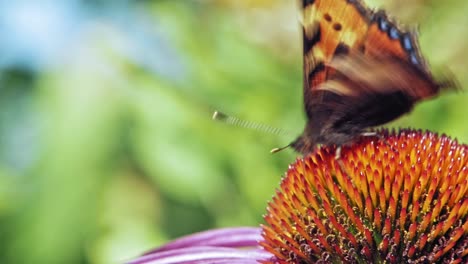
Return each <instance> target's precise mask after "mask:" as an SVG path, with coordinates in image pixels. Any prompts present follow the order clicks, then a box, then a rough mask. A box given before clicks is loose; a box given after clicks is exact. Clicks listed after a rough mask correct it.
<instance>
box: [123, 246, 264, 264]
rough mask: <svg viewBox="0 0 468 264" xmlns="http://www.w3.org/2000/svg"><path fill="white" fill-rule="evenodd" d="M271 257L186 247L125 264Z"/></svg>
mask: <svg viewBox="0 0 468 264" xmlns="http://www.w3.org/2000/svg"><path fill="white" fill-rule="evenodd" d="M271 258H272V255H271V254H270V253H268V252H266V251H264V250H262V249H249V250H247V249H234V248H223V247H208V246H199V247H188V248H182V249H172V250H167V251H163V252H155V253H151V254H147V255H144V256H142V257H139V258H137V259H135V260H132V261H130V262H127V264H143V263H144V264H149V263H158V264H208V263H211V264H214V263H218V264H224V263H236V264H237V263H239V264H240V263H246V264H247V263H258V261H259V260H269V259H271Z"/></svg>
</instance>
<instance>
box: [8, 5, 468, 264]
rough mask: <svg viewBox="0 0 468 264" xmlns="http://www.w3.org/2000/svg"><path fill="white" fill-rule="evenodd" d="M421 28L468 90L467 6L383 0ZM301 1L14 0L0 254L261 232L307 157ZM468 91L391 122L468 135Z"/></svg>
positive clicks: (99, 258) (34, 257) (78, 252)
mask: <svg viewBox="0 0 468 264" xmlns="http://www.w3.org/2000/svg"><path fill="white" fill-rule="evenodd" d="M367 2H368V3H369V5H371V6H373V7H385V8H387V9H388V10H389V12H390V13H391V14H393V15H394V16H397V17H399V18H400V20H401V21H402V22H403V23H404V24H408V25H416V24H419V25H420V26H419V30H420V40H421V47H422V50H423V52H424V54H425V55H426V57H427V59H428V61H429V62H430V63H431V65H432V66H433V68H434V71H435V73H436V74H442V73H443V72H444V71H445V72H446V71H447V70H448V69H449V70H450V71H452V72H453V73H454V74H455V75H456V76H457V78H458V80H459V81H460V84H461V86H462V87H465V88H466V87H467V86H468V77H467V69H468V36H467V32H466V25H468V16H467V15H466V14H467V13H468V2H467V1H465V0H449V1H436V0H419V1H418V0H392V1H384V0H380V1H377V0H374V1H370V0H368V1H367ZM298 18H299V15H298V9H297V5H296V1H295V0H287V1H286V0H273V1H272V0H268V1H267V0H263V1H262V0H211V1H209V0H204V1H203V0H198V1H195V0H193V1H189V0H167V1H103V0H102V1H99V0H95V1H77V0H66V1H65V0H64V1H2V2H1V3H0V34H1V38H0V245H1V246H0V263H20V264H23V263H118V262H122V261H123V260H126V259H129V258H131V257H133V256H136V255H138V254H140V253H142V252H143V251H145V250H148V249H150V248H152V247H155V246H157V245H160V244H161V243H164V242H165V241H168V240H169V239H172V238H174V237H177V236H181V235H184V234H188V233H192V232H195V231H200V230H204V229H209V228H214V227H222V226H240V225H251V226H257V225H258V224H259V223H261V222H262V214H263V213H264V212H265V205H266V201H267V200H268V199H269V198H270V197H271V196H272V195H273V193H274V189H275V187H276V186H277V185H278V183H279V180H280V177H281V175H282V174H283V173H284V172H285V171H286V169H287V166H288V164H289V163H291V162H292V161H294V159H295V158H296V157H297V156H298V155H297V154H295V153H294V152H293V151H292V150H286V151H283V152H281V153H278V154H276V155H271V154H270V153H269V150H270V149H272V148H273V147H278V146H283V145H285V144H287V143H289V142H290V141H291V140H292V139H293V138H292V137H288V136H277V135H270V134H263V133H259V132H256V131H251V130H247V129H241V128H236V127H232V126H228V125H225V124H222V123H217V122H214V121H212V120H211V119H210V117H211V113H212V111H213V110H215V109H219V110H222V111H224V112H226V113H229V114H233V115H235V116H238V117H240V118H243V119H246V120H252V121H256V122H261V123H266V124H269V125H272V126H274V127H279V128H283V129H286V130H288V131H291V132H292V134H293V135H296V134H299V133H300V132H301V130H302V127H303V124H304V116H303V113H302V98H301V96H302V76H301V74H302V69H301V67H302V65H301V64H302V57H301V56H302V54H301V50H302V47H301V34H300V32H301V31H300V28H299V23H298ZM467 103H468V96H467V94H466V92H461V93H453V94H447V95H444V96H441V97H439V98H438V99H437V100H433V101H428V102H424V103H421V104H420V105H418V106H417V108H416V109H415V111H414V112H412V113H411V114H410V115H408V116H405V117H404V118H401V119H400V120H398V121H397V122H395V123H392V124H391V126H396V127H398V126H403V127H407V126H411V127H416V128H423V129H431V130H435V131H440V132H444V133H446V134H448V135H451V136H453V137H457V138H458V139H460V140H461V141H462V142H467V141H468V122H467V117H466V116H467V110H466V108H467Z"/></svg>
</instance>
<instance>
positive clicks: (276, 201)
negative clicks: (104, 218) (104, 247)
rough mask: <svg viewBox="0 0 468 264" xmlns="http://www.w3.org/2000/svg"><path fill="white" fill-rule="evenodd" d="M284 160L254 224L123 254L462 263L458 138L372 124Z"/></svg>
mask: <svg viewBox="0 0 468 264" xmlns="http://www.w3.org/2000/svg"><path fill="white" fill-rule="evenodd" d="M378 135H379V137H363V138H361V139H360V140H359V141H357V142H355V143H353V144H352V145H351V146H347V147H343V148H342V153H341V156H340V158H339V159H338V160H336V159H335V151H336V150H335V148H334V147H326V146H325V147H322V148H319V149H318V150H317V151H316V152H314V153H313V154H311V155H309V156H307V157H304V158H300V159H298V160H297V161H296V162H295V163H294V164H292V165H291V166H290V168H289V170H288V171H287V173H286V175H285V176H284V177H283V179H282V181H281V185H280V188H279V189H278V190H277V192H276V194H275V196H274V197H273V199H272V201H271V202H270V203H269V204H268V208H267V214H266V215H265V222H266V224H265V225H264V226H262V229H260V228H230V229H220V230H214V231H207V232H204V233H199V234H195V235H191V236H188V237H185V238H181V239H179V240H176V241H174V242H172V243H169V244H167V245H165V246H163V247H160V248H158V249H156V250H154V251H152V252H149V253H148V254H146V255H144V256H142V257H140V258H138V259H136V260H134V261H132V262H129V263H171V264H174V263H192V264H195V263H198V264H201V263H256V262H260V263H298V264H302V263H468V236H467V233H468V216H467V215H468V197H467V193H468V179H467V178H468V177H467V176H468V167H467V163H468V146H467V145H464V144H459V143H458V142H457V141H455V140H452V139H450V138H448V137H446V136H444V135H442V136H439V135H437V134H435V133H431V132H421V131H413V130H401V131H399V132H398V133H396V132H388V131H387V130H382V131H379V132H378Z"/></svg>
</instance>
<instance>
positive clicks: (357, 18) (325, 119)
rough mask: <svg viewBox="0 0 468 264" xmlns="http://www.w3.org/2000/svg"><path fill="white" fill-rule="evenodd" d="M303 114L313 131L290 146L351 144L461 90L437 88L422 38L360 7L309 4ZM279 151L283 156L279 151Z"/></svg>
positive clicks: (344, 1) (443, 84) (327, 0)
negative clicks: (443, 92) (428, 102)
mask: <svg viewBox="0 0 468 264" xmlns="http://www.w3.org/2000/svg"><path fill="white" fill-rule="evenodd" d="M301 2H302V12H303V14H302V15H303V19H302V25H303V41H304V43H303V47H304V58H303V63H304V108H305V113H306V116H307V124H306V126H305V128H304V131H303V133H302V134H301V135H300V136H299V137H298V138H297V139H296V140H294V141H293V142H292V143H291V144H289V145H288V146H291V147H293V148H294V149H295V150H296V151H298V152H300V153H302V154H307V153H310V152H312V151H313V150H314V149H315V147H316V146H317V145H318V144H322V145H336V146H338V150H340V149H341V148H340V146H343V145H346V144H350V143H352V142H353V140H355V139H356V138H358V137H359V136H361V135H372V134H369V133H368V132H366V131H367V129H368V128H371V127H375V126H379V125H383V124H385V123H387V122H390V121H392V120H394V119H396V118H398V117H400V116H401V115H403V114H405V113H407V112H409V111H410V110H411V109H412V108H413V106H414V105H415V103H417V102H419V101H421V100H425V99H427V98H430V97H434V96H436V95H438V94H439V92H440V91H441V90H443V89H452V88H454V87H455V86H454V85H453V82H451V81H438V80H436V79H435V78H434V77H433V75H432V73H431V72H430V70H429V68H428V66H427V64H426V62H425V60H424V58H423V57H422V55H421V52H420V49H419V45H418V43H417V39H416V33H414V32H408V31H404V30H402V29H400V26H398V25H397V24H396V23H395V22H393V21H391V20H390V19H389V18H388V16H387V15H386V13H385V11H373V10H371V9H370V8H369V7H367V6H366V5H365V4H364V3H363V2H362V1H360V0H302V1H301ZM277 150H280V149H277Z"/></svg>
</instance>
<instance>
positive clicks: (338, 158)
mask: <svg viewBox="0 0 468 264" xmlns="http://www.w3.org/2000/svg"><path fill="white" fill-rule="evenodd" d="M340 158H341V146H338V147H336V151H335V160H340Z"/></svg>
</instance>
